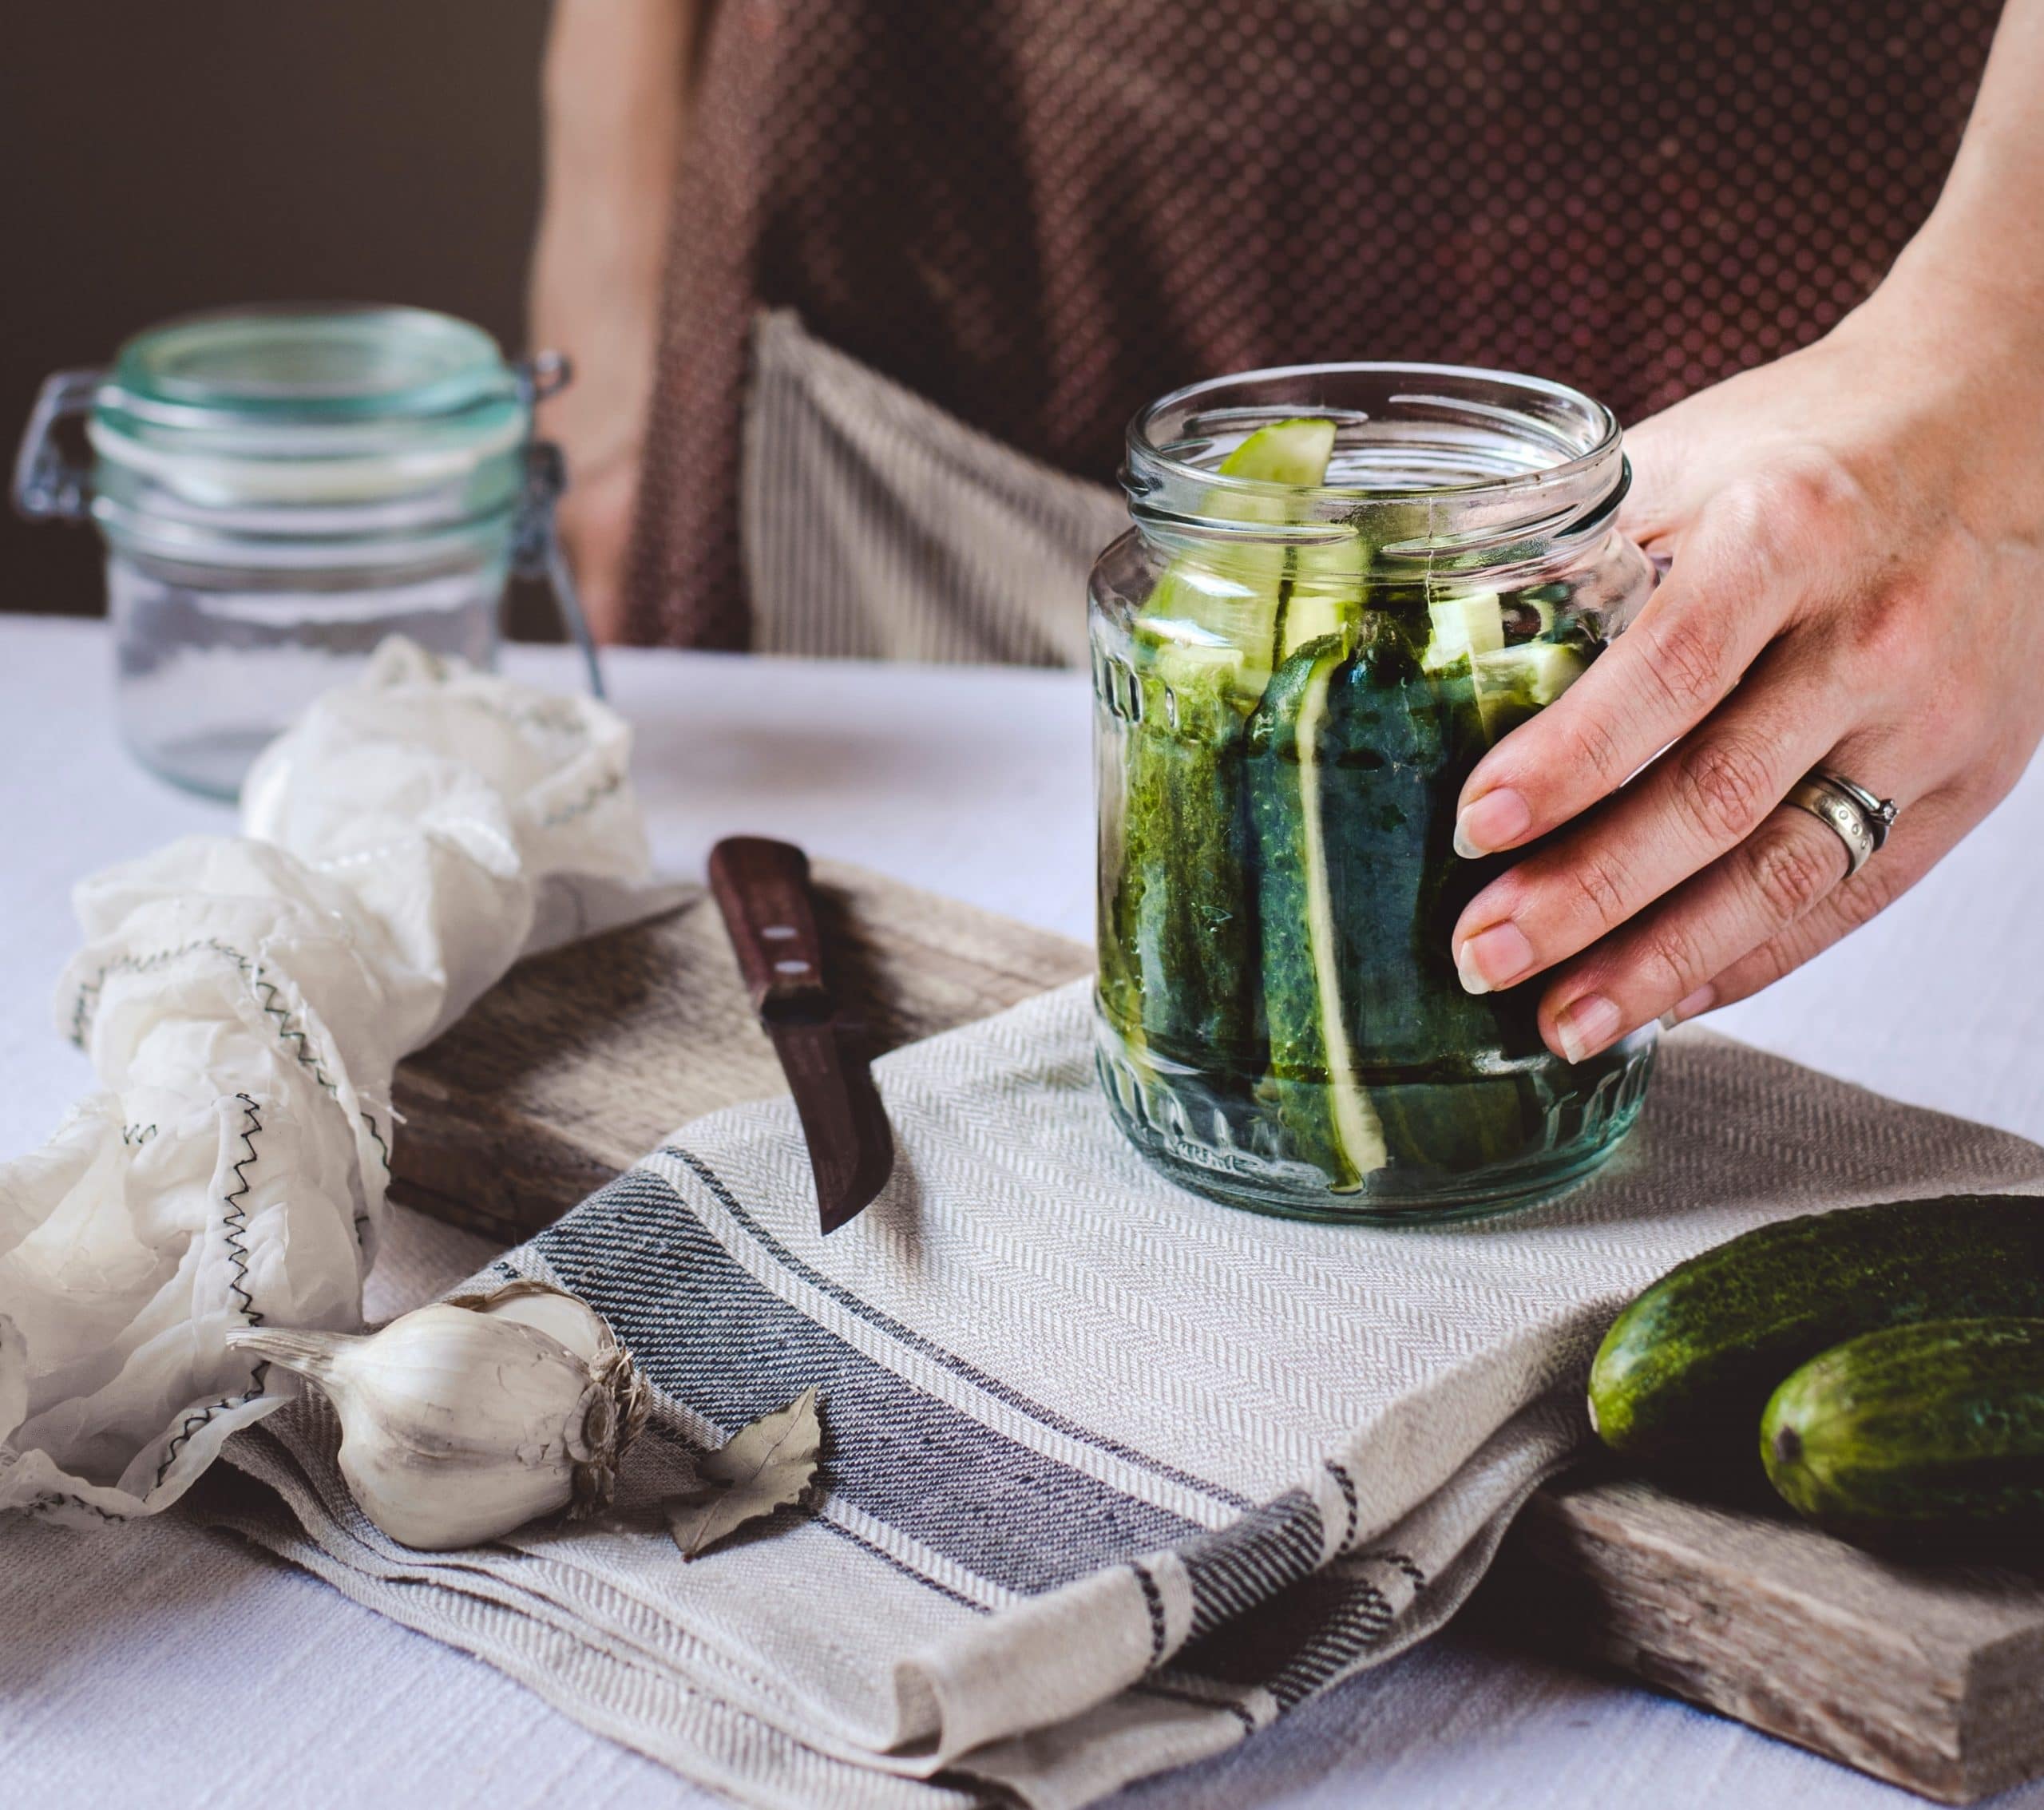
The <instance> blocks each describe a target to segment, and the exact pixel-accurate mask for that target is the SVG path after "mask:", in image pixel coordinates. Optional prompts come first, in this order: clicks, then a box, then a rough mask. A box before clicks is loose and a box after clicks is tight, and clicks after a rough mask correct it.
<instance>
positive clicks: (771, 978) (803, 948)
mask: <svg viewBox="0 0 2044 1810" xmlns="http://www.w3.org/2000/svg"><path fill="white" fill-rule="evenodd" d="M710 890H711V892H712V893H715V895H716V900H717V909H719V910H720V911H721V912H723V914H724V927H725V929H727V930H729V931H730V932H731V947H732V948H733V949H735V950H736V951H737V952H738V965H739V972H740V973H741V974H743V976H745V984H746V988H747V991H748V992H750V993H751V995H752V1004H753V1009H754V1010H755V1011H756V1012H759V1015H760V1016H762V1017H763V1018H771V1017H775V1016H786V1015H788V1014H790V1013H796V1012H812V1011H813V1012H824V1011H827V1010H828V1009H829V1008H830V994H829V992H827V991H826V988H825V986H824V981H823V940H822V937H819V936H818V934H817V930H816V912H815V909H814V905H813V903H812V901H811V897H810V889H809V857H808V856H807V855H806V854H803V853H802V850H800V849H798V848H797V847H796V846H794V843H792V842H770V841H768V840H767V838H765V837H763V836H731V837H727V838H725V839H724V840H723V842H719V844H718V845H717V846H715V848H714V849H712V850H711V851H710Z"/></svg>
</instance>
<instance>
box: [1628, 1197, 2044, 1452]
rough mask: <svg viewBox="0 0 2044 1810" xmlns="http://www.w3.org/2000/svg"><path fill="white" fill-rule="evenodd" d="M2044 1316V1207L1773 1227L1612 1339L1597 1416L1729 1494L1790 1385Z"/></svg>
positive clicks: (1631, 1446) (1678, 1276)
mask: <svg viewBox="0 0 2044 1810" xmlns="http://www.w3.org/2000/svg"><path fill="white" fill-rule="evenodd" d="M1994 1314H2017V1315H2030V1314H2044V1200H2040V1199H2036V1198H2029V1197H2026V1196H2022V1195H2012V1194H2000V1195H1997V1194H1959V1195H1954V1196H1951V1197H1950V1198H1947V1199H1943V1200H1910V1201H1895V1202H1889V1203H1888V1204H1887V1205H1884V1206H1864V1207H1854V1208H1848V1209H1846V1210H1843V1211H1840V1212H1836V1213H1822V1214H1810V1215H1807V1216H1805V1217H1804V1218H1796V1219H1785V1220H1782V1221H1780V1222H1778V1223H1777V1224H1775V1225H1772V1226H1761V1227H1760V1228H1759V1229H1758V1230H1755V1231H1751V1232H1749V1233H1747V1234H1745V1235H1744V1236H1743V1237H1741V1238H1733V1240H1732V1241H1731V1242H1729V1243H1728V1244H1723V1245H1720V1246H1717V1249H1716V1250H1709V1251H1705V1253H1704V1254H1702V1255H1701V1256H1700V1257H1692V1258H1691V1259H1690V1260H1689V1261H1688V1262H1686V1263H1685V1264H1682V1265H1680V1266H1678V1268H1676V1269H1672V1270H1670V1272H1669V1273H1667V1274H1666V1276H1664V1277H1662V1278H1661V1280H1660V1281H1658V1282H1656V1283H1655V1284H1654V1285H1653V1286H1652V1287H1651V1288H1650V1289H1647V1290H1646V1293H1644V1294H1642V1295H1641V1296H1640V1297H1639V1298H1638V1300H1636V1301H1634V1302H1633V1303H1632V1305H1630V1307H1628V1308H1626V1310H1625V1311H1624V1312H1623V1313H1621V1314H1620V1315H1619V1316H1618V1318H1617V1320H1616V1321H1614V1322H1613V1323H1612V1325H1611V1329H1610V1331H1609V1332H1607V1333H1606V1334H1605V1335H1604V1342H1603V1343H1602V1345H1601V1346H1599V1347H1598V1352H1597V1356H1596V1359H1595V1360H1594V1363H1593V1364H1591V1366H1590V1419H1591V1420H1592V1421H1593V1423H1594V1424H1595V1426H1596V1428H1597V1432H1598V1435H1599V1436H1600V1437H1602V1440H1603V1441H1604V1443H1605V1444H1606V1445H1608V1446H1610V1447H1611V1448H1613V1449H1614V1451H1617V1452H1623V1453H1625V1454H1626V1455H1627V1456H1630V1457H1633V1458H1636V1459H1640V1460H1642V1461H1643V1462H1646V1463H1651V1464H1655V1465H1658V1466H1660V1467H1664V1468H1667V1469H1672V1470H1675V1471H1682V1472H1686V1473H1689V1474H1691V1475H1703V1476H1706V1477H1715V1478H1717V1479H1721V1480H1723V1481H1725V1482H1728V1483H1729V1482H1731V1481H1733V1480H1734V1479H1743V1478H1750V1479H1753V1481H1754V1482H1755V1483H1757V1481H1758V1479H1757V1476H1755V1475H1754V1472H1753V1429H1754V1428H1756V1427H1757V1425H1758V1424H1759V1422H1760V1416H1761V1409H1762V1408H1763V1407H1765V1404H1766V1402H1767V1399H1768V1396H1769V1395H1770V1394H1771V1393H1772V1392H1773V1389H1774V1388H1775V1387H1776V1385H1777V1384H1779V1383H1780V1382H1781V1379H1782V1378H1783V1377H1784V1376H1787V1375H1788V1374H1789V1372H1790V1371H1792V1370H1793V1369H1794V1368H1796V1366H1797V1365H1799V1364H1804V1363H1807V1362H1808V1360H1810V1359H1811V1358H1812V1357H1816V1355H1817V1353H1819V1352H1821V1351H1824V1350H1827V1349H1829V1348H1830V1347H1831V1346H1832V1345H1837V1344H1839V1343H1840V1341H1843V1340H1845V1339H1849V1338H1852V1337H1855V1336H1856V1335H1857V1334H1859V1333H1868V1332H1872V1331H1875V1330H1876V1329H1879V1328H1881V1327H1884V1326H1893V1325H1905V1324H1908V1323H1910V1322H1912V1321H1925V1320H1951V1319H1971V1318H1975V1317H1980V1316H1982V1315H1994Z"/></svg>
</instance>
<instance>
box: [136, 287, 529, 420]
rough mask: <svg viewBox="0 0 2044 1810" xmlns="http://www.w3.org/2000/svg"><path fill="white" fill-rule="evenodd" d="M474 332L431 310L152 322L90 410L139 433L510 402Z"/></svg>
mask: <svg viewBox="0 0 2044 1810" xmlns="http://www.w3.org/2000/svg"><path fill="white" fill-rule="evenodd" d="M518 399H519V389H518V379H517V373H516V372H515V371H514V370H513V369H512V368H511V366H509V365H508V364H507V363H506V362H505V358H504V354H503V353H502V351H501V349H500V348H499V347H498V346H497V342H496V341H495V340H494V339H492V338H491V337H490V336H489V334H488V333H486V332H485V331H483V329H482V328H481V327H477V326H474V325H473V324H472V323H469V322H467V321H465V320H461V319H457V318H456V317H455V316H454V315H446V314H442V313H439V312H438V311H435V310H434V309H430V308H419V307H404V306H398V305H393V304H386V303H367V302H330V303H320V302H276V303H252V304H248V305H245V306H241V307H225V308H212V309H206V310H203V311H200V312H197V313H195V314H188V315H179V316H176V318H174V319H170V320H166V321H160V322H158V323H156V325H154V326H153V327H146V328H145V329H144V330H143V331H141V332H140V333H137V334H136V335H133V337H132V338H130V339H128V340H127V341H125V343H123V344H122V345H121V348H120V349H119V351H117V353H116V354H115V355H114V362H113V369H112V370H110V371H109V373H108V374H107V378H106V381H105V383H104V384H103V385H102V386H101V389H100V393H99V395H98V397H97V399H96V406H97V410H98V412H99V413H100V414H101V417H102V418H106V417H109V416H114V415H121V416H126V417H128V418H130V419H131V420H132V421H133V422H137V423H142V424H146V425H147V426H152V427H156V428H166V429H180V428H181V429H184V430H206V429H209V428H210V429H216V430H217V429H220V428H232V427H234V426H237V425H244V426H257V425H259V424H263V423H268V424H271V425H272V426H285V425H287V424H289V425H293V426H304V427H320V426H324V427H339V426H344V425H346V424H349V423H362V422H407V421H414V422H415V421H424V420H431V419H434V418H443V417H446V416H450V415H462V414H468V413H469V412H470V411H472V410H476V409H477V408H479V407H480V408H488V407H489V406H492V405H499V406H501V405H503V404H505V403H516V402H517V401H518Z"/></svg>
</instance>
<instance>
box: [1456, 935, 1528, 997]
mask: <svg viewBox="0 0 2044 1810" xmlns="http://www.w3.org/2000/svg"><path fill="white" fill-rule="evenodd" d="M1532 965H1533V945H1531V943H1529V942H1527V940H1526V933H1525V932H1524V931H1523V930H1522V929H1519V926H1518V925H1516V924H1514V923H1512V922H1511V921H1510V920H1509V919H1507V921H1505V922H1504V923H1503V924H1493V925H1491V927H1490V929H1487V930H1479V931H1478V932H1477V933H1476V935H1475V936H1473V937H1471V938H1470V939H1469V940H1468V941H1467V942H1466V943H1464V945H1462V947H1461V948H1460V949H1457V950H1456V952H1455V972H1456V974H1457V975H1458V976H1460V978H1461V981H1462V985H1463V988H1464V991H1466V992H1472V993H1487V992H1490V991H1491V988H1494V987H1508V986H1510V985H1511V984H1512V982H1513V981H1515V980H1517V979H1518V978H1519V976H1520V975H1522V974H1523V973H1524V972H1526V971H1527V969H1528V968H1531V966H1532Z"/></svg>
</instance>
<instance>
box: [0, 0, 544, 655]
mask: <svg viewBox="0 0 2044 1810" xmlns="http://www.w3.org/2000/svg"><path fill="white" fill-rule="evenodd" d="M546 12H547V0H182V3H180V4H176V5H165V4H162V3H161V0H20V3H18V4H14V5H10V6H8V8H7V26H6V42H5V45H4V46H0V172H5V174H4V176H0V442H4V446H5V457H4V460H0V464H4V465H5V466H6V467H7V468H9V469H11V466H12V464H13V456H14V444H15V442H16V440H17V439H18V436H19V434H20V431H21V426H22V422H23V421H24V419H25V418H26V416H27V414H28V410H29V406H30V402H31V400H32V399H33V398H34V394H35V389H36V386H37V385H38V383H39V382H41V381H42V377H43V375H44V374H45V373H46V372H47V371H50V370H55V369H57V367H58V366H67V365H91V364H97V363H100V362H103V361H104V360H105V358H106V357H107V356H108V355H109V354H110V353H111V352H112V351H113V348H114V347H115V346H116V345H117V343H119V342H120V341H121V339H124V338H125V337H126V336H127V335H129V333H131V332H133V331H134V330H135V329H137V327H144V326H146V325H148V324H149V323H151V322H153V321H156V320H160V319H163V318H164V317H165V316H166V315H174V314H180V313H184V312H185V311H188V310H191V309H193V308H200V307H212V306H214V305H216V304H219V303H232V302H247V301H264V300H298V299H327V298H336V299H359V300H374V301H392V302H415V303H422V304H424V305H426V306H427V307H436V308H444V309H446V310H447V311H450V313H454V314H458V315H465V316H466V317H467V318H468V319H471V320H474V321H477V322H480V323H481V324H482V325H483V326H485V327H488V328H489V330H490V331H492V332H493V333H494V334H496V335H497V337H498V339H500V340H501V342H502V343H504V345H505V347H507V348H521V347H522V344H523V340H524V331H525V330H524V323H523V315H524V307H523V291H524V284H525V256H526V250H527V246H528V242H529V237H530V234H531V232H532V225H533V210H534V208H535V206H536V205H537V196H538V180H539V156H538V146H539V128H538V78H539V61H540V46H541V38H542V35H543V34H544V30H545V22H546ZM100 608H101V588H100V577H99V571H98V555H97V545H96V542H95V541H94V539H93V535H92V533H91V531H90V530H89V529H72V528H67V527H62V526H57V525H42V526H31V525H29V524H27V523H25V522H23V521H21V520H20V519H19V518H18V517H16V516H15V515H14V513H13V511H12V509H7V508H0V610H41V611H66V612H74V613H90V612H97V611H98V610H99V609H100ZM520 614H521V616H524V615H525V612H524V611H522V610H521V612H520Z"/></svg>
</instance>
